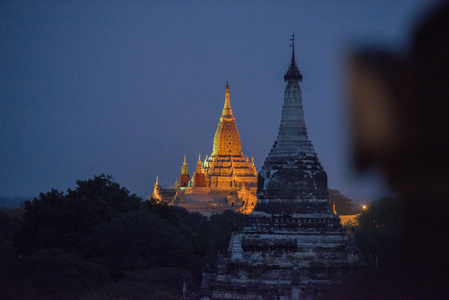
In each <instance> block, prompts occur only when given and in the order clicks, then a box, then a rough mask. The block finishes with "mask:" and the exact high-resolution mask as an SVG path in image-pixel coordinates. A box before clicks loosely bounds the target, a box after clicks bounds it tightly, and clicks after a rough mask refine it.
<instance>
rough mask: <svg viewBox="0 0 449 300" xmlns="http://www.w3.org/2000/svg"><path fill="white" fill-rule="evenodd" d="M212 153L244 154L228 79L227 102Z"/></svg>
mask: <svg viewBox="0 0 449 300" xmlns="http://www.w3.org/2000/svg"><path fill="white" fill-rule="evenodd" d="M212 155H213V156H215V155H231V156H232V155H237V156H240V155H242V150H241V144H240V136H239V132H238V130H237V126H236V124H235V118H234V116H233V115H232V109H231V104H230V101H229V84H228V80H226V97H225V104H224V107H223V112H222V114H221V117H220V122H218V127H217V131H216V132H215V137H214V147H213V150H212Z"/></svg>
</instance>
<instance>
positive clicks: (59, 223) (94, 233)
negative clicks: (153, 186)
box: [0, 175, 247, 299]
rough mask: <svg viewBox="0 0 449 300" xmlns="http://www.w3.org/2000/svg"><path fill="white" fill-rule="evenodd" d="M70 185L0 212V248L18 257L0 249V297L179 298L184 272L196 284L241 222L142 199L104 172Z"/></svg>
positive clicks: (231, 215)
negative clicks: (14, 252)
mask: <svg viewBox="0 0 449 300" xmlns="http://www.w3.org/2000/svg"><path fill="white" fill-rule="evenodd" d="M76 183H77V187H76V188H75V189H74V190H71V189H68V191H67V193H63V192H60V191H57V190H54V189H52V190H51V191H50V192H47V193H41V194H40V195H39V197H38V198H35V199H34V200H33V201H27V202H25V204H24V212H23V213H22V211H21V212H19V211H14V212H10V211H8V212H3V211H0V237H1V238H2V239H3V240H2V243H1V244H0V246H2V247H3V248H2V247H0V250H2V249H3V250H4V249H6V250H8V249H9V250H8V251H9V252H12V249H13V246H15V249H17V250H18V254H20V256H18V255H3V254H5V253H7V252H8V251H3V252H1V251H0V254H2V256H1V257H0V258H1V259H0V282H1V283H0V290H2V292H3V291H5V292H4V293H3V294H2V297H3V298H5V299H16V298H17V297H18V295H20V297H22V298H23V299H27V298H33V297H35V296H37V297H41V298H55V299H56V298H57V299H73V298H83V299H91V298H97V299H119V298H123V299H125V298H126V299H141V298H148V299H179V298H180V297H182V296H181V295H182V278H183V276H184V274H185V273H186V272H187V271H189V272H190V273H191V274H192V275H193V278H194V282H195V283H196V284H199V283H200V280H201V269H202V268H203V266H204V264H205V263H209V264H210V265H211V266H212V267H213V266H214V264H215V261H216V257H217V254H218V251H220V252H222V253H224V254H226V252H227V251H226V250H227V247H228V243H229V238H230V236H231V233H232V231H233V230H241V229H242V227H243V224H244V222H245V221H246V220H247V216H246V215H243V214H240V213H236V212H233V211H226V212H224V213H223V214H215V215H212V216H211V217H210V219H209V220H208V219H207V218H206V217H204V216H202V215H201V214H199V213H189V212H188V211H187V210H185V209H183V208H180V207H174V206H169V205H167V204H159V203H156V202H155V201H145V202H142V201H141V199H140V198H138V197H137V196H136V195H134V194H133V195H132V194H130V192H129V191H128V190H127V189H126V188H124V187H120V185H119V184H117V183H115V182H113V181H112V177H111V176H106V175H100V176H95V177H94V178H93V179H88V180H85V181H80V180H79V181H77V182H76ZM5 239H10V240H11V241H9V242H8V241H7V240H5ZM13 242H14V245H13ZM9 254H11V253H9ZM23 289H26V292H23ZM20 297H19V298H20Z"/></svg>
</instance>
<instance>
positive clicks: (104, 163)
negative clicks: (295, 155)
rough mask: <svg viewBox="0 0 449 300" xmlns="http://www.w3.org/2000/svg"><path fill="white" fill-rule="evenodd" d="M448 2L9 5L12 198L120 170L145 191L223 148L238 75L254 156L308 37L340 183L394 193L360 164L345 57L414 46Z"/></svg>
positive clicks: (3, 146)
mask: <svg viewBox="0 0 449 300" xmlns="http://www.w3.org/2000/svg"><path fill="white" fill-rule="evenodd" d="M434 3H435V1H418V0H408V1H390V0H388V1H364V0H362V1H282V2H281V1H130V3H128V1H25V2H21V1H2V2H1V3H0V172H1V173H0V196H30V197H36V196H38V194H39V193H40V192H47V191H49V190H50V189H51V188H55V189H58V190H62V191H66V190H67V188H68V187H71V188H73V187H74V186H75V180H77V179H82V180H85V179H88V178H92V177H93V176H94V175H96V174H101V173H105V174H110V175H112V176H113V178H114V180H115V181H116V182H118V183H119V184H121V185H123V186H126V187H127V188H128V189H129V190H130V191H131V192H133V193H136V194H137V195H139V196H142V197H146V195H148V194H150V193H151V192H152V189H153V184H154V182H155V179H156V176H157V175H159V179H160V183H161V184H162V185H163V186H165V187H168V186H169V185H171V184H173V183H174V182H175V180H176V179H177V178H178V177H179V174H180V172H181V165H182V162H183V157H184V154H186V156H187V163H188V166H189V169H190V173H193V171H194V170H195V165H196V161H197V160H198V154H199V153H201V155H202V158H204V156H205V155H206V154H207V155H210V153H211V152H212V143H213V138H214V134H215V130H216V128H217V124H218V121H219V117H220V115H221V110H222V108H223V104H224V91H225V84H226V76H227V75H229V85H230V99H231V107H232V110H233V114H234V117H235V118H236V123H237V128H238V130H239V133H240V138H241V141H242V151H243V154H244V155H245V156H249V158H250V159H251V156H254V161H255V164H256V168H257V170H260V168H261V166H262V164H263V161H264V159H265V157H266V156H267V154H268V152H269V150H270V149H271V147H272V145H273V142H274V140H275V139H276V136H277V131H278V126H279V121H280V116H281V109H282V104H283V92H284V89H285V83H284V81H283V75H284V72H285V71H286V69H287V67H288V65H289V60H290V56H291V48H289V44H290V40H289V39H290V37H291V34H292V33H295V36H296V43H295V50H296V61H297V64H298V66H299V69H300V70H301V72H302V74H303V76H304V79H303V82H302V84H301V88H302V93H303V105H304V110H305V119H306V125H307V127H308V133H309V138H310V139H311V141H312V143H313V145H314V148H315V150H316V152H317V153H318V157H319V158H320V160H321V162H322V165H323V166H324V168H325V170H326V171H327V174H328V178H329V187H331V188H336V189H339V190H341V191H342V192H343V194H345V195H348V196H350V197H353V198H355V199H358V200H365V199H368V198H376V197H378V196H382V195H383V194H385V193H386V191H385V189H384V186H383V184H382V182H381V180H379V179H378V176H376V175H375V174H371V173H368V174H365V175H363V174H354V173H353V172H352V170H351V166H350V132H349V131H348V119H347V111H346V95H345V80H346V73H345V58H346V57H347V54H348V52H349V50H350V49H353V47H356V46H360V45H380V46H386V47H389V48H391V49H394V50H395V51H401V50H402V49H404V48H405V47H407V42H408V37H409V34H410V31H411V30H412V28H413V25H414V24H415V23H416V18H417V17H419V16H421V15H422V14H423V13H425V12H427V11H428V9H429V8H431V7H432V6H433V4H434Z"/></svg>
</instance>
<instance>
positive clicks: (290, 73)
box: [284, 34, 302, 81]
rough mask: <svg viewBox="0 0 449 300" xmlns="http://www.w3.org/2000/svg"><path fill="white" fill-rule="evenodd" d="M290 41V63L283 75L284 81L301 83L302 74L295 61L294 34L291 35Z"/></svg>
mask: <svg viewBox="0 0 449 300" xmlns="http://www.w3.org/2000/svg"><path fill="white" fill-rule="evenodd" d="M290 41H292V44H291V45H290V47H292V59H291V61H290V66H289V68H288V70H287V72H286V73H285V75H284V81H302V74H301V71H299V69H298V66H297V65H296V60H295V34H293V35H292V38H291V39H290Z"/></svg>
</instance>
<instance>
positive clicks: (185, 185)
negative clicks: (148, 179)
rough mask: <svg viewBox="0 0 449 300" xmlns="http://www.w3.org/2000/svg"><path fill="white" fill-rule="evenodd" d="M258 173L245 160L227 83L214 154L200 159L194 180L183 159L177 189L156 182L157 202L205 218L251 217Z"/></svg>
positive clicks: (154, 193)
mask: <svg viewBox="0 0 449 300" xmlns="http://www.w3.org/2000/svg"><path fill="white" fill-rule="evenodd" d="M256 191H257V171H256V168H255V166H254V160H253V159H252V160H251V162H249V159H248V157H245V156H243V153H242V147H241V143H240V135H239V132H238V130H237V125H236V123H235V118H234V116H233V114H232V109H231V102H230V99H229V84H228V82H226V87H225V103H224V106H223V110H222V113H221V117H220V121H219V122H218V126H217V130H216V132H215V136H214V143H213V148H212V153H211V155H210V156H206V158H205V160H204V162H201V156H199V157H198V162H197V164H196V168H195V172H194V173H193V175H192V177H190V175H189V169H188V166H187V162H186V157H185V156H184V163H183V165H182V167H181V174H180V176H179V180H178V182H177V183H176V184H175V186H174V188H171V189H170V188H169V189H164V188H162V187H161V186H160V185H159V179H158V178H157V179H156V183H155V187H154V190H153V193H152V194H151V195H150V196H148V197H147V199H151V198H153V199H155V200H156V201H158V202H165V203H168V204H170V205H176V206H180V207H184V208H186V209H187V210H189V211H195V212H200V213H202V214H204V215H210V214H212V213H220V212H223V211H224V210H226V209H232V210H235V211H239V212H242V213H245V214H249V213H250V212H251V211H252V210H253V209H254V207H255V205H256V202H257V198H256Z"/></svg>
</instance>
